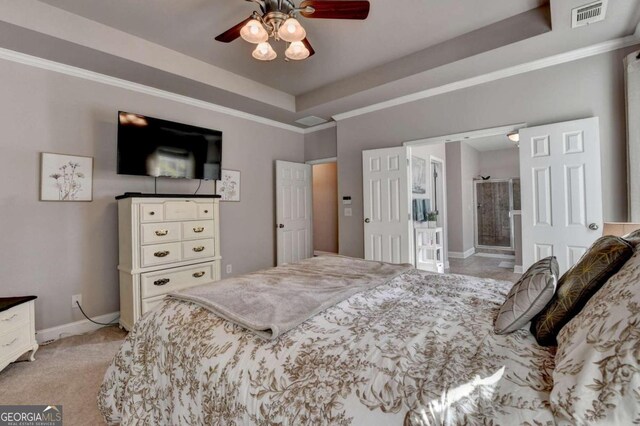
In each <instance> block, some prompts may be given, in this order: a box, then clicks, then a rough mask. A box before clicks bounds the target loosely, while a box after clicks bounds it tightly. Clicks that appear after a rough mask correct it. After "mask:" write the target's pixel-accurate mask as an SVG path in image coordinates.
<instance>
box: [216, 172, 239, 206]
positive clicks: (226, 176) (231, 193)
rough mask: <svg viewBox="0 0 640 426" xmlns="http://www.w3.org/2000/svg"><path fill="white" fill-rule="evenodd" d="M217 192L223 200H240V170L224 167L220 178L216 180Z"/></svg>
mask: <svg viewBox="0 0 640 426" xmlns="http://www.w3.org/2000/svg"><path fill="white" fill-rule="evenodd" d="M216 194H217V195H220V196H221V198H220V200H221V201H237V202H239V201H240V171H239V170H229V169H222V171H221V176H220V180H219V181H217V182H216Z"/></svg>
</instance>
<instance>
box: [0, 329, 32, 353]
mask: <svg viewBox="0 0 640 426" xmlns="http://www.w3.org/2000/svg"><path fill="white" fill-rule="evenodd" d="M30 346H31V331H30V327H29V324H22V325H21V326H20V327H18V328H16V329H15V330H13V331H10V332H8V333H5V334H0V357H2V358H4V357H5V355H7V356H10V355H13V354H15V353H16V352H23V351H24V352H26V351H27V350H29V347H30Z"/></svg>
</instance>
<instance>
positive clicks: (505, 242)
mask: <svg viewBox="0 0 640 426" xmlns="http://www.w3.org/2000/svg"><path fill="white" fill-rule="evenodd" d="M516 181H517V182H518V183H516ZM519 181H520V179H518V178H512V179H488V180H475V181H474V198H475V200H476V217H475V218H476V220H475V228H476V229H475V231H476V232H475V234H476V248H481V249H495V250H509V251H512V250H514V248H515V247H514V243H515V242H514V224H513V214H512V212H513V211H515V210H519V208H516V201H517V199H519V198H520V189H519V187H520V185H519ZM516 192H517V194H516Z"/></svg>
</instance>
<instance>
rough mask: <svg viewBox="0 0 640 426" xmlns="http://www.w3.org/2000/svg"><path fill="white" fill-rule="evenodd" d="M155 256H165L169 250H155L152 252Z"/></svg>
mask: <svg viewBox="0 0 640 426" xmlns="http://www.w3.org/2000/svg"><path fill="white" fill-rule="evenodd" d="M153 255H154V256H155V257H166V256H168V255H169V250H163V251H157V252H155V253H153Z"/></svg>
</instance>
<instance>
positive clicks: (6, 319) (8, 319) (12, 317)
mask: <svg viewBox="0 0 640 426" xmlns="http://www.w3.org/2000/svg"><path fill="white" fill-rule="evenodd" d="M17 316H18V314H13V315H11V316H10V317H9V318H3V319H2V321H11V320H12V319H14V318H15V317H17Z"/></svg>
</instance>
